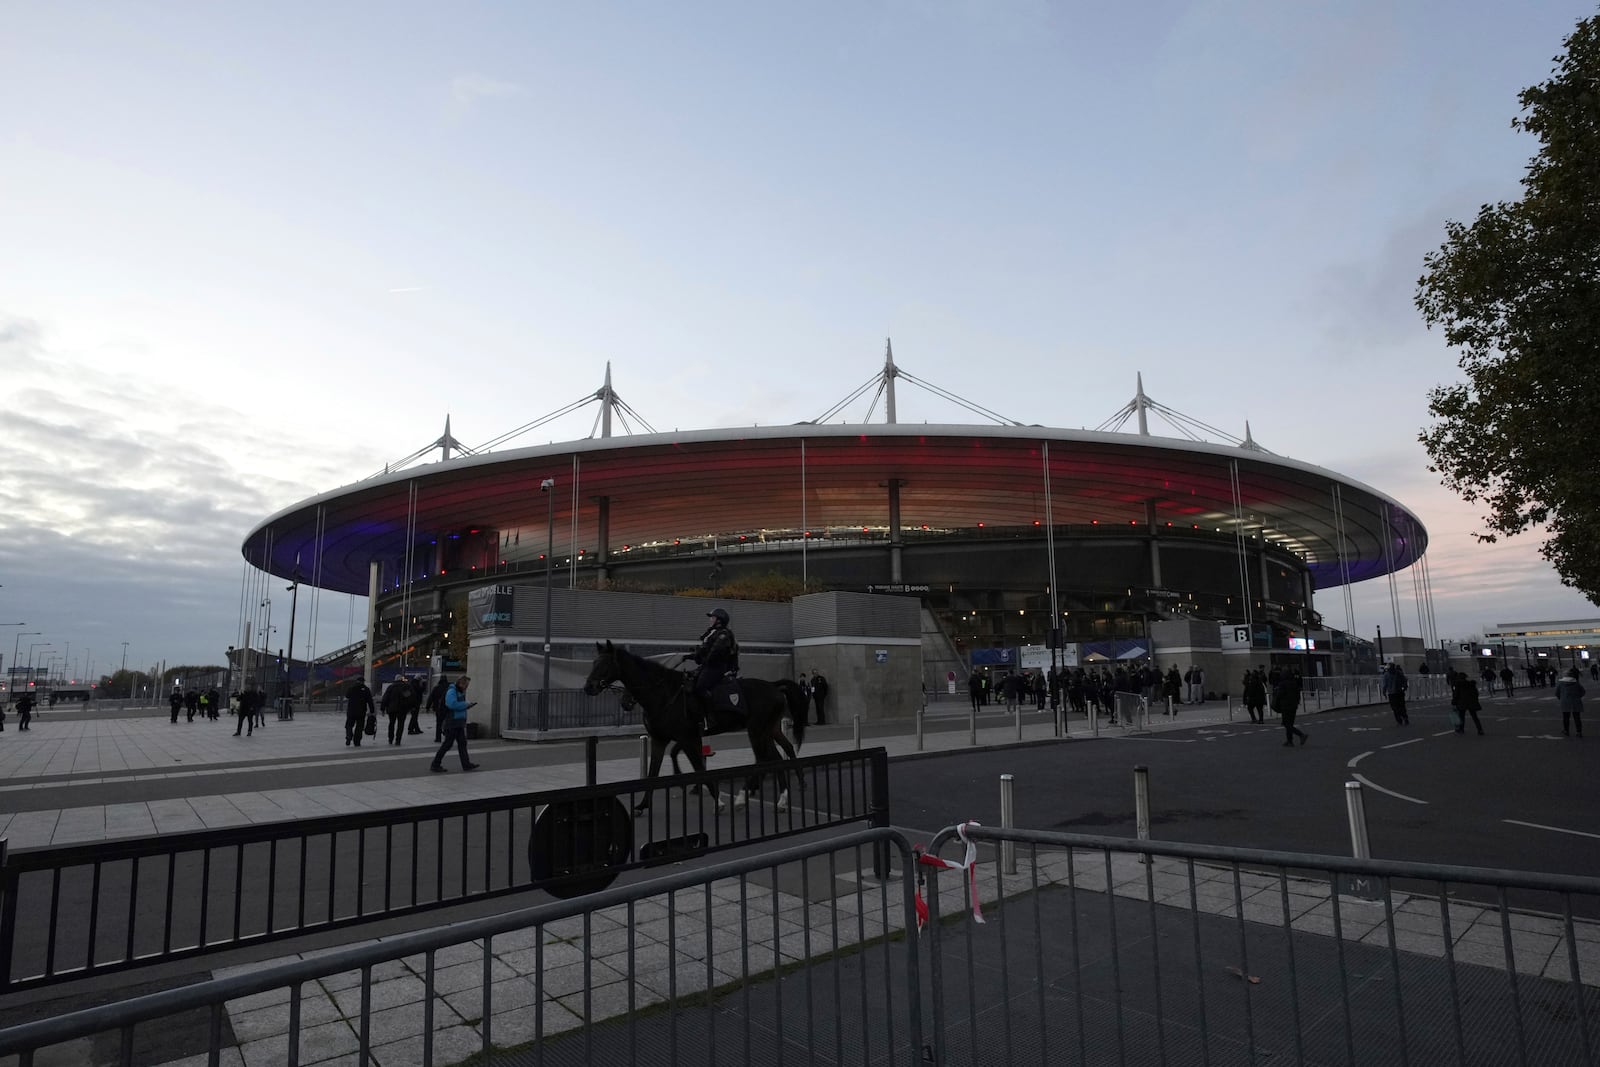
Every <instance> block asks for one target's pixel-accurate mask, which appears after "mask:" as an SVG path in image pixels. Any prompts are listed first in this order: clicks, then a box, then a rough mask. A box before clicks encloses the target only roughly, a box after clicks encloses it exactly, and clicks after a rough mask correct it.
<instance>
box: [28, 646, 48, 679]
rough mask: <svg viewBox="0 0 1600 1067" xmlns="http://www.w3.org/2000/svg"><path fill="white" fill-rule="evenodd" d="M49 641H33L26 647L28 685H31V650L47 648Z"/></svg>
mask: <svg viewBox="0 0 1600 1067" xmlns="http://www.w3.org/2000/svg"><path fill="white" fill-rule="evenodd" d="M50 645H51V642H49V641H35V642H33V644H31V645H29V646H28V684H29V685H32V684H33V650H34V649H36V648H49V647H50Z"/></svg>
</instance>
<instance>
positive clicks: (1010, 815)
mask: <svg viewBox="0 0 1600 1067" xmlns="http://www.w3.org/2000/svg"><path fill="white" fill-rule="evenodd" d="M1015 785H1016V782H1015V781H1014V780H1013V779H1012V776H1011V775H1009V774H1002V775H1001V776H1000V829H1002V830H1014V829H1016V825H1017V802H1016V790H1015V788H1014V787H1015ZM1000 869H1001V870H1002V871H1004V872H1005V873H1006V874H1016V873H1017V843H1016V842H1015V841H1002V842H1000Z"/></svg>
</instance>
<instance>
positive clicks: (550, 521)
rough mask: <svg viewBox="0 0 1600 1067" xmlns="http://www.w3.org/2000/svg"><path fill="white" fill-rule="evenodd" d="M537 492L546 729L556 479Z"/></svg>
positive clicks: (545, 721) (543, 723)
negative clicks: (541, 519)
mask: <svg viewBox="0 0 1600 1067" xmlns="http://www.w3.org/2000/svg"><path fill="white" fill-rule="evenodd" d="M539 492H541V493H543V494H544V495H545V501H546V511H547V513H548V518H547V520H546V524H545V549H544V681H543V682H542V683H541V684H540V686H539V729H541V730H548V729H549V728H550V583H551V580H552V577H551V569H552V567H553V566H554V565H555V554H556V480H555V479H554V478H546V479H545V480H544V481H542V482H540V483H539Z"/></svg>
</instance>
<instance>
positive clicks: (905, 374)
mask: <svg viewBox="0 0 1600 1067" xmlns="http://www.w3.org/2000/svg"><path fill="white" fill-rule="evenodd" d="M895 377H897V378H902V379H904V380H905V381H908V382H910V383H911V384H912V385H915V386H919V387H921V388H922V389H924V390H926V391H928V392H930V393H932V394H933V395H934V396H936V397H939V398H940V399H941V400H948V401H950V402H951V403H953V404H959V405H961V406H962V407H964V408H966V409H967V410H968V411H970V412H972V413H973V414H974V415H982V416H984V417H985V418H990V419H993V420H994V421H995V422H998V423H1001V424H1003V425H1007V426H1021V425H1023V424H1022V423H1020V422H1018V421H1017V420H1016V419H1008V418H1006V417H1005V416H1004V415H1001V414H999V413H998V412H995V411H990V410H989V409H988V408H986V407H984V406H983V405H982V404H976V403H973V402H972V401H971V400H968V399H966V398H965V397H961V396H957V395H956V394H955V393H952V392H950V391H949V390H948V389H941V388H940V387H939V386H937V385H934V384H933V383H932V382H925V381H923V380H922V379H921V378H918V377H917V376H916V375H915V374H912V373H910V372H909V371H905V370H901V369H900V368H899V367H896V368H895Z"/></svg>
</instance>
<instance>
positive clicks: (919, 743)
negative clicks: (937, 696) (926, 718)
mask: <svg viewBox="0 0 1600 1067" xmlns="http://www.w3.org/2000/svg"><path fill="white" fill-rule="evenodd" d="M927 710H928V708H927V705H923V706H922V707H920V708H918V709H917V751H918V752H921V751H922V716H923V714H924V713H925V712H927Z"/></svg>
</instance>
